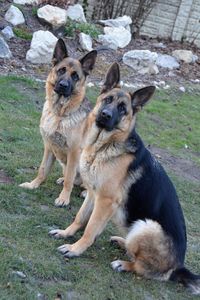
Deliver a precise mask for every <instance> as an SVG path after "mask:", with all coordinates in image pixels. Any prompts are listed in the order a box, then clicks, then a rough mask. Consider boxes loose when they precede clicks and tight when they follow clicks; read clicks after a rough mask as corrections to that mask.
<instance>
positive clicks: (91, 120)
mask: <svg viewBox="0 0 200 300" xmlns="http://www.w3.org/2000/svg"><path fill="white" fill-rule="evenodd" d="M119 92H121V90H120V89H119V88H116V89H113V90H112V94H113V95H115V94H117V93H119ZM106 95H107V94H106V93H105V94H103V95H100V96H99V98H98V99H97V104H96V106H95V108H94V109H93V111H92V112H91V113H90V115H89V117H88V119H87V125H86V128H87V132H88V134H87V135H86V139H85V143H84V149H83V152H82V154H81V159H80V171H81V176H82V178H83V182H84V186H85V187H86V188H87V190H88V195H87V197H86V200H85V202H84V204H83V206H82V207H81V209H80V210H79V212H78V214H77V217H76V219H75V221H74V222H73V223H72V225H70V226H69V227H68V228H67V229H65V230H53V231H51V232H50V234H52V235H54V236H55V237H67V236H69V235H71V234H75V232H76V231H77V230H79V229H80V228H81V227H83V226H84V225H85V223H86V221H87V220H86V219H89V221H88V223H87V226H86V228H85V231H84V234H83V236H82V238H81V239H80V240H79V241H77V242H76V243H75V244H73V245H68V244H66V245H63V246H61V247H59V250H60V251H61V252H62V253H67V255H68V256H77V255H80V254H81V253H82V252H83V251H85V250H86V249H87V248H88V247H89V246H90V245H92V244H93V242H94V240H95V238H96V237H97V236H98V235H99V234H100V233H101V232H102V231H103V229H104V227H105V226H106V224H107V222H108V221H109V220H110V219H111V218H113V220H114V221H115V222H117V223H121V224H120V225H121V227H123V226H124V224H122V223H123V213H121V212H123V205H124V199H125V197H124V196H125V194H126V191H125V190H126V187H128V186H129V184H127V179H126V178H127V169H128V166H129V165H130V163H131V161H132V160H133V155H132V154H128V153H127V151H126V149H125V147H124V141H125V140H126V139H127V137H128V134H129V132H130V131H131V130H132V128H133V126H134V123H135V118H133V116H132V114H131V99H130V95H129V94H128V93H124V98H123V100H124V101H126V102H127V106H128V107H129V108H130V109H129V110H128V111H129V114H128V115H127V116H126V117H124V118H123V119H122V120H121V123H120V127H119V129H118V130H116V131H115V133H114V134H113V133H112V132H107V131H105V130H101V129H99V128H98V127H97V126H96V124H95V118H96V115H97V113H98V110H99V107H100V105H101V101H102V99H103V97H106ZM116 101H117V96H116ZM136 177H137V176H136ZM138 178H139V177H138ZM113 179H114V180H113ZM135 180H137V178H135ZM89 195H90V196H89ZM88 197H89V198H90V201H92V202H93V207H94V208H93V211H91V212H90V213H91V216H90V218H89V215H87V214H86V211H87V210H88V208H86V207H87V205H86V203H87V202H88ZM80 215H87V218H85V219H84V222H80Z"/></svg>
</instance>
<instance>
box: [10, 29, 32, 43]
mask: <svg viewBox="0 0 200 300" xmlns="http://www.w3.org/2000/svg"><path fill="white" fill-rule="evenodd" d="M13 32H14V34H15V35H16V36H17V37H19V38H21V39H24V40H27V41H30V40H31V39H32V36H33V35H32V33H30V32H29V31H28V30H27V29H26V28H18V27H15V28H13Z"/></svg>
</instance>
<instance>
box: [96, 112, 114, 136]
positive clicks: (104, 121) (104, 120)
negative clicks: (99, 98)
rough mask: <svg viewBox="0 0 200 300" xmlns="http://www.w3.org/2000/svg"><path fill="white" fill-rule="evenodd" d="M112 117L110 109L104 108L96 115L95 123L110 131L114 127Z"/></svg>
mask: <svg viewBox="0 0 200 300" xmlns="http://www.w3.org/2000/svg"><path fill="white" fill-rule="evenodd" d="M114 119H115V118H114V115H113V112H112V110H110V109H108V108H104V109H102V110H101V111H100V112H99V113H98V115H97V118H96V125H97V127H99V128H102V129H105V130H107V131H112V130H113V128H114Z"/></svg>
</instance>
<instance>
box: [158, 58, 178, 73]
mask: <svg viewBox="0 0 200 300" xmlns="http://www.w3.org/2000/svg"><path fill="white" fill-rule="evenodd" d="M156 65H157V66H159V67H162V68H168V69H170V70H172V69H178V68H179V66H180V65H179V63H178V62H177V60H176V58H175V57H173V56H171V55H167V54H159V55H158V58H157V60H156Z"/></svg>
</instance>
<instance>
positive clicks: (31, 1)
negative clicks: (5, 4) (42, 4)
mask: <svg viewBox="0 0 200 300" xmlns="http://www.w3.org/2000/svg"><path fill="white" fill-rule="evenodd" d="M13 2H14V3H16V4H20V5H26V4H28V5H37V4H39V0H14V1H13Z"/></svg>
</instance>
